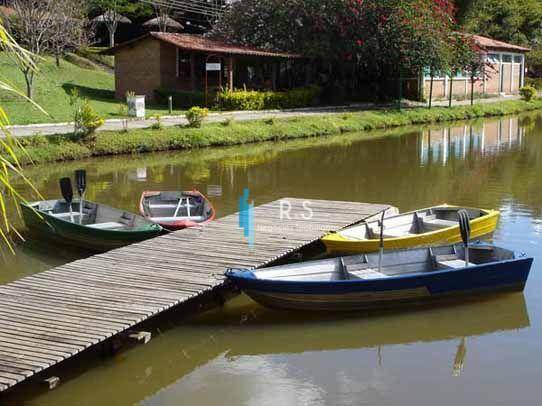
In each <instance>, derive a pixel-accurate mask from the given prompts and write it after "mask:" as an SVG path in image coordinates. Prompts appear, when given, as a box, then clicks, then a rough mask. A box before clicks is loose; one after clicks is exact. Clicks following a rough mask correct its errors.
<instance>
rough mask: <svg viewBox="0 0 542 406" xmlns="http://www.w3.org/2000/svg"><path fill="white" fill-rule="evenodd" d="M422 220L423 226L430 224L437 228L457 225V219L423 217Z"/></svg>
mask: <svg viewBox="0 0 542 406" xmlns="http://www.w3.org/2000/svg"><path fill="white" fill-rule="evenodd" d="M422 221H423V225H424V226H430V227H431V226H432V227H438V228H446V227H454V226H457V225H459V223H458V222H457V221H453V220H444V219H437V218H427V217H424V218H423V219H422Z"/></svg>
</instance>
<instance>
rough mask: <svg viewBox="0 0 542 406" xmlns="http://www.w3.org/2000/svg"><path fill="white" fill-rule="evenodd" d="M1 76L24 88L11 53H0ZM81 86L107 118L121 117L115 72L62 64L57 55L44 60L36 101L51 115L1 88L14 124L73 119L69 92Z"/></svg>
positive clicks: (1, 100) (0, 97)
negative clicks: (115, 91)
mask: <svg viewBox="0 0 542 406" xmlns="http://www.w3.org/2000/svg"><path fill="white" fill-rule="evenodd" d="M0 76H1V77H2V79H4V80H7V81H9V82H10V83H12V84H14V85H15V86H16V87H17V88H18V89H19V90H21V91H24V89H25V82H24V77H23V74H22V73H21V72H20V71H19V70H18V69H17V67H16V66H15V64H14V63H13V62H12V61H11V60H10V59H9V57H8V56H7V55H2V54H0ZM74 87H75V88H77V89H78V90H79V93H80V94H81V96H83V97H87V98H88V99H89V100H90V102H91V104H92V106H93V107H94V108H95V109H96V111H97V112H98V113H99V114H100V115H102V116H103V117H104V118H119V117H120V116H119V106H120V103H119V101H118V100H115V98H114V76H113V75H112V74H111V73H108V72H105V71H104V70H102V69H84V68H81V67H79V66H77V65H74V64H72V63H70V62H68V61H65V60H63V61H61V65H60V67H59V68H57V66H56V65H55V62H54V59H53V58H50V57H46V58H45V60H44V61H43V62H42V63H41V64H40V70H39V72H38V73H37V74H36V79H35V87H34V89H35V101H36V102H37V103H39V104H40V105H41V106H42V107H43V108H44V109H45V110H46V111H47V112H48V113H49V114H50V115H51V117H47V116H45V115H44V114H43V113H41V112H40V111H39V110H38V109H36V108H35V107H33V106H32V105H31V104H30V103H28V102H27V101H25V100H24V99H21V98H19V97H17V96H14V95H12V94H7V93H5V92H1V91H0V105H2V107H3V108H4V109H5V110H6V112H7V113H8V115H9V118H10V121H11V123H12V124H33V123H45V122H64V121H71V119H72V109H71V106H70V100H69V93H70V91H71V89H72V88H74ZM147 113H148V114H165V113H166V110H165V109H163V108H159V107H158V108H153V109H152V110H149V109H148V110H147Z"/></svg>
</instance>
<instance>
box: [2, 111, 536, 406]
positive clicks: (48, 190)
mask: <svg viewBox="0 0 542 406" xmlns="http://www.w3.org/2000/svg"><path fill="white" fill-rule="evenodd" d="M382 134H384V133H374V134H371V135H370V136H368V135H356V134H353V135H343V136H337V137H330V138H317V139H309V140H302V141H292V142H284V143H270V144H260V145H254V146H243V147H236V148H227V149H210V150H201V151H195V152H180V153H173V154H156V155H140V156H131V157H119V158H104V159H96V160H91V161H85V162H80V163H62V164H47V165H43V166H40V167H39V168H31V169H30V170H29V172H28V173H29V176H30V177H31V179H32V180H33V181H34V183H35V184H36V186H38V188H39V189H40V190H41V191H42V193H43V194H44V195H45V196H46V197H51V198H53V197H57V196H58V194H59V192H58V186H57V184H58V179H59V178H60V177H63V176H70V175H72V173H73V171H74V170H75V169H78V168H80V167H84V168H86V169H87V172H88V177H89V179H88V183H89V192H88V195H87V196H88V198H89V199H90V200H96V201H100V202H103V203H106V204H110V205H113V206H117V207H121V208H123V209H126V210H132V211H135V210H136V207H137V200H138V197H139V195H140V193H141V192H142V191H143V190H145V189H178V188H179V187H180V186H182V187H183V188H185V189H189V188H192V187H197V188H199V189H200V190H202V191H207V192H208V193H209V194H210V195H211V199H212V201H213V203H214V204H215V207H216V209H217V211H218V214H219V216H223V215H227V214H230V213H232V212H235V211H237V201H238V198H239V196H240V195H241V193H242V191H243V188H245V187H249V188H250V193H251V196H252V197H253V198H254V200H255V204H260V203H265V202H268V201H271V200H274V199H277V198H281V197H285V196H289V197H303V198H318V199H334V200H352V201H364V202H379V203H390V204H392V205H395V206H397V207H398V208H399V209H400V210H401V211H406V210H411V209H415V208H419V207H426V206H431V205H433V204H438V203H443V202H448V203H455V204H463V205H470V206H477V207H483V208H497V209H499V210H501V213H502V215H501V220H500V223H499V226H498V229H497V231H496V233H495V236H494V240H495V241H496V242H497V243H499V244H502V245H504V246H506V247H508V248H512V249H516V250H519V251H524V252H526V253H527V254H529V255H532V256H534V257H535V263H534V266H533V269H532V271H533V272H532V273H531V276H530V278H529V281H528V283H527V287H526V289H525V292H524V293H514V294H505V295H501V296H497V297H491V298H486V299H483V300H477V301H475V302H468V303H463V304H454V305H449V306H435V307H433V308H430V309H417V310H411V311H404V312H387V313H374V314H364V313H362V314H350V315H348V316H344V315H343V316H339V315H335V316H329V315H328V316H318V315H308V316H307V315H305V316H299V315H296V314H288V313H282V312H275V311H270V310H266V309H264V308H262V307H260V306H258V305H256V304H254V303H253V302H251V301H250V300H249V299H248V298H246V297H244V296H240V297H238V298H236V299H234V300H233V301H231V302H230V303H228V304H227V305H226V306H225V307H224V308H223V309H220V310H216V311H212V312H209V313H207V314H204V315H202V316H200V317H199V318H197V319H195V320H193V321H190V322H186V323H175V324H172V325H169V326H166V327H165V328H164V329H163V331H162V332H161V333H160V334H157V335H156V336H155V337H154V338H153V339H152V340H151V342H150V343H149V344H147V345H145V346H138V347H134V348H133V349H130V350H128V351H125V352H122V353H120V354H119V355H117V356H115V357H110V358H105V359H97V360H90V361H82V363H81V367H80V369H79V370H78V371H75V372H74V371H72V372H70V373H69V374H68V376H63V381H62V385H61V386H60V387H59V388H57V389H56V390H54V391H50V392H41V393H40V392H38V393H34V392H31V391H29V390H16V391H15V392H13V393H12V394H11V395H10V397H9V398H7V399H5V401H6V402H11V401H13V402H17V401H21V402H22V401H24V402H25V404H31V405H34V404H35V405H99V404H111V405H113V404H114V405H125V404H138V403H139V404H143V405H161V406H162V405H179V404H183V405H189V404H190V405H191V404H194V405H257V406H264V405H298V404H311V405H323V404H340V405H360V404H362V405H365V404H366V405H399V404H400V405H418V406H421V405H437V404H438V405H457V404H463V405H497V404H501V405H510V404H514V403H518V402H520V403H521V404H535V403H538V402H539V398H540V391H539V390H538V387H539V380H540V377H541V376H542V328H541V322H540V320H541V318H542V317H541V316H542V289H541V288H542V273H541V270H542V269H541V268H542V251H541V247H542V116H537V115H527V116H521V117H519V118H518V117H513V118H504V119H497V120H487V121H485V122H484V121H480V122H474V123H466V124H457V123H456V124H454V125H453V126H451V127H450V126H446V127H440V128H439V127H435V128H431V129H428V128H423V129H422V128H409V129H402V130H395V131H393V136H392V137H385V138H384V137H380V135H382ZM21 190H23V191H26V189H25V188H24V187H23V186H21ZM26 192H27V191H26ZM81 255H84V253H78V252H73V251H71V250H69V249H59V248H55V249H51V247H47V246H43V245H39V244H36V243H27V244H25V245H23V246H21V247H19V248H18V255H17V257H15V258H12V257H9V256H8V257H6V259H5V261H4V262H3V263H0V282H7V281H9V280H13V279H16V278H20V277H23V276H25V275H29V274H32V273H34V272H39V271H42V270H45V269H47V268H49V267H51V266H54V265H58V264H61V263H64V262H67V261H69V260H71V259H75V258H77V257H79V256H81Z"/></svg>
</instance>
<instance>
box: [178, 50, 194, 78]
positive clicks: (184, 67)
mask: <svg viewBox="0 0 542 406" xmlns="http://www.w3.org/2000/svg"><path fill="white" fill-rule="evenodd" d="M190 65H191V62H190V54H189V53H187V52H183V51H181V50H180V49H178V48H177V77H178V78H181V79H190V76H191V73H192V69H191V68H190Z"/></svg>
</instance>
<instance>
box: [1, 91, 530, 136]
mask: <svg viewBox="0 0 542 406" xmlns="http://www.w3.org/2000/svg"><path fill="white" fill-rule="evenodd" d="M518 98H519V97H518V96H506V97H499V98H491V99H479V100H476V101H475V102H476V103H493V102H498V101H503V100H514V99H518ZM468 104H470V100H461V101H454V102H453V105H454V106H458V105H468ZM447 105H448V101H446V100H439V101H433V106H435V107H436V106H447ZM392 106H393V104H375V103H358V104H350V105H347V106H329V107H310V108H302V109H291V110H262V111H231V112H219V113H210V114H209V116H208V117H207V119H206V122H223V121H226V120H228V119H233V120H235V121H248V120H262V119H267V118H272V117H275V118H288V117H304V116H319V115H326V114H336V113H342V112H356V111H363V110H375V109H385V108H390V107H392ZM421 106H425V103H418V102H410V101H409V102H406V103H405V107H407V108H411V107H421ZM125 121H126V120H121V119H111V120H106V121H105V124H104V125H103V126H102V127H100V128H99V129H98V131H119V130H122V129H123V128H124V122H125ZM161 121H162V125H163V126H165V127H171V126H175V125H185V124H187V121H186V118H185V117H184V115H181V116H162V119H161ZM155 122H156V121H155V120H153V119H146V120H128V128H129V129H132V130H133V129H138V128H148V127H151V126H152V125H153V124H154V123H155ZM8 129H9V131H10V133H11V135H14V136H16V137H27V136H31V135H36V134H41V135H53V134H69V133H71V132H72V131H73V123H54V124H30V125H13V126H9V127H8ZM2 136H3V134H2V132H1V131H0V137H2Z"/></svg>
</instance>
